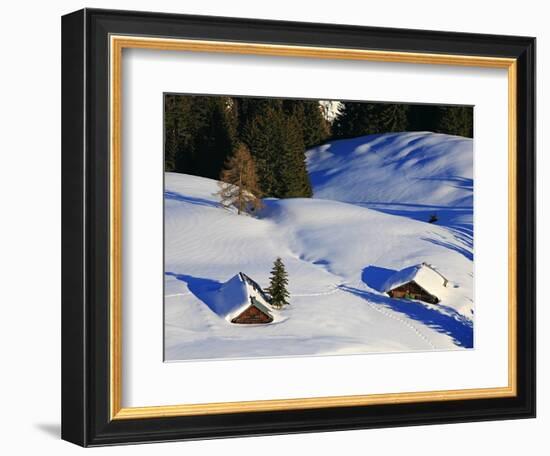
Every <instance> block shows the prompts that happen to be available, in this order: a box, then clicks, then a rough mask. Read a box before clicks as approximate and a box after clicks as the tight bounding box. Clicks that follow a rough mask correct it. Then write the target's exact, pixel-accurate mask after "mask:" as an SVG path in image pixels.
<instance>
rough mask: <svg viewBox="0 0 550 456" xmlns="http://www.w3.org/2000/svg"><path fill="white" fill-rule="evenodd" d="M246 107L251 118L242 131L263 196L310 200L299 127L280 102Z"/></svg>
mask: <svg viewBox="0 0 550 456" xmlns="http://www.w3.org/2000/svg"><path fill="white" fill-rule="evenodd" d="M261 101H262V102H263V103H262V105H261V106H259V107H258V106H256V107H255V108H254V109H251V108H252V105H251V104H250V103H249V104H248V109H249V112H251V111H254V112H255V114H254V117H252V118H250V119H248V123H247V125H246V127H245V128H244V129H243V142H245V143H246V144H247V145H248V147H249V149H250V151H251V153H252V155H253V157H254V159H255V161H256V165H257V170H258V175H259V178H260V182H261V189H262V192H263V194H264V195H267V196H272V197H275V198H292V197H310V196H311V194H312V192H311V184H310V182H309V176H308V173H307V169H306V165H305V147H304V141H303V132H302V130H301V125H300V123H299V121H298V119H297V117H296V116H295V115H294V114H291V113H288V112H287V110H286V109H285V108H284V106H283V103H282V102H281V100H269V103H267V102H265V100H261Z"/></svg>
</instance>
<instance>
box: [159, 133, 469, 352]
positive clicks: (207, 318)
mask: <svg viewBox="0 0 550 456" xmlns="http://www.w3.org/2000/svg"><path fill="white" fill-rule="evenodd" d="M384 136H385V138H384ZM384 136H379V137H365V138H359V139H354V140H347V141H339V142H333V143H331V144H328V145H325V146H321V147H319V148H317V149H315V150H312V151H310V152H309V154H308V167H309V171H310V175H311V179H312V183H313V186H314V193H315V195H314V196H315V198H312V199H298V198H297V199H288V200H277V199H267V200H266V201H265V203H266V208H265V209H264V210H263V211H262V213H261V214H259V217H258V218H254V217H250V216H246V215H244V216H243V215H237V214H236V213H235V212H232V211H228V210H225V209H223V208H221V207H220V206H219V204H218V197H217V196H216V192H217V190H218V186H217V182H216V181H213V180H210V179H205V178H200V177H195V176H189V175H182V174H173V173H167V174H166V188H165V283H166V290H165V329H166V341H165V357H166V359H167V360H186V359H211V358H227V357H230V358H243V357H258V356H297V355H313V354H343V353H368V352H386V351H387V352H391V351H411V350H423V351H425V350H434V349H435V350H437V349H453V348H459V347H471V346H473V330H472V329H473V312H472V309H473V303H472V282H473V280H472V271H473V268H472V258H473V251H472V245H471V231H468V227H469V228H470V229H471V201H472V189H471V187H472V185H471V142H469V141H468V140H464V139H462V138H456V137H449V136H444V135H433V134H427V133H420V134H408V133H405V134H393V135H384ZM346 143H347V145H346ZM440 143H441V144H443V145H438V144H440ZM415 144H416V145H417V147H416V149H419V148H422V149H421V150H416V149H415ZM430 148H433V150H434V151H435V152H434V153H433V154H430V153H429V150H430ZM445 148H446V149H447V152H448V153H449V154H455V157H454V159H452V158H448V157H447V156H446V155H445V153H444V152H443V149H445ZM369 154H373V155H376V156H377V157H370V156H368V155H369ZM463 155H464V156H466V157H463ZM468 156H469V159H468ZM438 157H439V158H438ZM446 157H447V158H446ZM372 160H374V161H372ZM445 161H449V163H447V164H445ZM350 162H355V164H354V165H353V166H352V164H351V163H350ZM364 162H369V163H370V166H367V164H364ZM468 163H469V165H468ZM371 166H372V167H376V168H378V170H379V174H376V173H375V172H372V171H370V167H371ZM468 166H469V167H470V168H469V169H470V173H469V176H470V177H468V172H467V171H468ZM416 167H419V168H421V169H422V170H423V173H420V171H418V170H416V169H415V168H416ZM359 168H362V174H361V173H360V172H359V171H358V169H359ZM404 170H407V174H406V177H403V179H408V181H407V182H408V186H407V185H405V184H402V183H401V182H400V181H399V182H394V180H393V179H395V178H396V176H397V175H399V176H401V175H404V174H403V173H404V172H405V171H404ZM346 175H347V176H348V177H346ZM361 175H362V176H363V177H362V178H361ZM382 175H384V176H385V178H384V179H382V177H381V176H382ZM339 176H340V177H339ZM459 178H460V179H462V178H463V179H470V185H469V187H470V188H468V186H467V185H463V184H458V182H462V181H461V180H460V179H459ZM453 179H456V180H454V181H453ZM361 180H362V182H363V184H362V185H361ZM384 182H386V183H385V184H384ZM452 182H457V184H455V185H454V184H452ZM416 183H418V185H419V186H418V188H417V190H414V189H412V188H411V187H413V186H414V185H416ZM374 184H376V185H374ZM371 185H374V187H378V188H374V187H373V188H371ZM453 185H454V186H453ZM384 186H387V187H388V188H389V190H386V191H385V192H384V188H383V187H384ZM444 187H445V188H444ZM446 187H449V188H446ZM392 188H394V189H395V192H396V193H397V194H398V196H395V197H393V196H392V194H393V193H392V192H391V189H392ZM422 191H424V192H425V195H424V197H423V198H422V197H421V196H419V195H418V194H417V192H422ZM401 202H402V203H401ZM374 203H377V204H376V205H374ZM390 203H391V205H390ZM399 204H404V205H407V206H406V207H407V210H406V211H405V210H403V209H400V206H399ZM371 205H374V206H372V207H371ZM468 205H470V206H468ZM424 206H428V209H426V207H424ZM395 207H397V209H396V208H395ZM434 207H437V208H438V209H437V213H438V215H439V214H440V213H441V214H442V218H445V221H444V222H443V223H438V224H430V223H427V222H426V221H425V220H424V219H423V217H424V216H423V215H422V211H424V210H432V208H434ZM468 207H470V209H468ZM445 211H446V212H445ZM468 217H470V218H469V219H468ZM468 239H469V241H468ZM277 256H280V257H281V258H282V259H283V261H284V263H285V265H286V267H287V269H288V272H289V289H290V293H291V297H290V302H291V305H290V306H288V307H287V308H286V309H284V310H282V311H281V313H282V318H281V319H280V320H278V322H277V323H275V324H269V325H252V326H246V327H243V326H239V325H233V324H231V323H229V322H228V321H227V320H226V319H224V318H223V317H220V316H219V315H218V314H216V312H214V311H212V310H211V308H212V306H211V303H210V302H209V296H212V294H213V292H214V291H215V290H217V289H219V288H220V287H221V286H222V284H223V283H225V282H226V281H228V280H229V279H231V277H233V276H234V275H235V274H236V273H238V272H239V271H242V272H244V273H245V274H247V275H249V276H250V277H252V278H253V279H254V280H256V281H257V282H258V283H259V284H260V285H261V286H263V287H266V286H267V285H268V279H269V271H270V270H271V267H272V263H273V260H274V259H275V258H276V257H277ZM420 262H428V263H431V264H433V265H434V266H436V267H437V268H438V270H440V271H441V272H442V273H443V274H444V275H445V276H446V277H447V278H448V279H449V280H450V281H451V286H450V287H449V289H448V291H447V293H446V295H445V296H440V298H441V299H442V302H441V304H440V305H428V304H424V303H420V302H414V301H404V300H397V299H391V298H389V297H388V296H387V295H385V294H384V293H383V292H382V291H381V287H382V285H383V283H384V282H385V280H386V279H387V278H388V277H389V276H390V275H391V274H393V273H394V272H395V271H396V270H399V269H402V268H404V267H408V266H411V265H413V264H417V263H420Z"/></svg>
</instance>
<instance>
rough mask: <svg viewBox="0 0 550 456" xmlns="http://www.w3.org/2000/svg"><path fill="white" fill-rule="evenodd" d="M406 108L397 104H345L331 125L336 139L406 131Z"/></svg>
mask: <svg viewBox="0 0 550 456" xmlns="http://www.w3.org/2000/svg"><path fill="white" fill-rule="evenodd" d="M407 110H408V106H407V105H405V104H399V103H358V102H345V103H344V104H343V107H342V108H341V110H340V114H339V115H338V117H337V118H336V119H335V121H334V124H333V132H334V136H335V137H337V138H355V137H357V136H363V135H372V134H377V133H392V132H401V131H407V129H408V119H407Z"/></svg>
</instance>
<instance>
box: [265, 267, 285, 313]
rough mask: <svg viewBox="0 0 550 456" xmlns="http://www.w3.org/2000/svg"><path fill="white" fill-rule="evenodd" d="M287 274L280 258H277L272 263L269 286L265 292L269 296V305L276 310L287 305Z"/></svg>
mask: <svg viewBox="0 0 550 456" xmlns="http://www.w3.org/2000/svg"><path fill="white" fill-rule="evenodd" d="M287 285H288V274H287V272H286V269H285V265H284V264H283V261H282V260H281V259H280V258H277V259H276V260H275V262H274V263H273V269H272V270H271V277H270V284H269V288H268V289H267V292H268V293H269V294H270V295H271V305H272V306H273V307H276V308H278V309H280V308H282V307H283V306H286V305H288V304H289V302H288V297H289V296H290V294H289V293H288V290H287Z"/></svg>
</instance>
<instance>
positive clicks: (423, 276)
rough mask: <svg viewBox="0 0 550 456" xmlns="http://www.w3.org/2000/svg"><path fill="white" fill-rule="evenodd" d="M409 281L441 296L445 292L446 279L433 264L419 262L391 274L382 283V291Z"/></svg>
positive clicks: (392, 288)
mask: <svg viewBox="0 0 550 456" xmlns="http://www.w3.org/2000/svg"><path fill="white" fill-rule="evenodd" d="M411 281H414V282H416V283H417V284H418V285H420V286H421V287H422V288H424V290H426V291H427V292H428V293H431V294H433V295H434V296H437V297H439V298H440V297H441V296H442V295H443V294H445V290H446V285H447V282H448V281H447V279H446V278H445V277H444V276H443V275H441V273H439V272H438V271H437V270H435V269H434V267H433V266H431V265H429V264H426V263H421V264H417V265H414V266H409V267H408V268H405V269H401V270H400V271H397V272H396V273H395V274H392V275H391V276H390V277H389V278H388V279H387V280H386V282H385V284H384V287H383V289H384V291H385V292H388V291H390V290H394V289H395V288H398V287H400V286H401V285H404V284H406V283H409V282H411Z"/></svg>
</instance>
